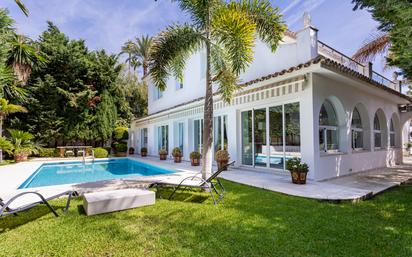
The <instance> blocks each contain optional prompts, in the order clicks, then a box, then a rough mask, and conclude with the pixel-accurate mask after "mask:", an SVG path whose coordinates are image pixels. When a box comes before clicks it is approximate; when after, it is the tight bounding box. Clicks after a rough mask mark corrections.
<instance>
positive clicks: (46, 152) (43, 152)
mask: <svg viewBox="0 0 412 257" xmlns="http://www.w3.org/2000/svg"><path fill="white" fill-rule="evenodd" d="M59 156H60V153H59V149H57V148H41V149H40V151H39V157H59Z"/></svg>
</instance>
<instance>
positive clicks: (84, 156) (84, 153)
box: [83, 149, 94, 163]
mask: <svg viewBox="0 0 412 257" xmlns="http://www.w3.org/2000/svg"><path fill="white" fill-rule="evenodd" d="M92 162H94V150H93V149H92ZM83 163H86V151H83Z"/></svg>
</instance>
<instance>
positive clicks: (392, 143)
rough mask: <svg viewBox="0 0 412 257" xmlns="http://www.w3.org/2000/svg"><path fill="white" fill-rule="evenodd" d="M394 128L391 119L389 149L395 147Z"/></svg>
mask: <svg viewBox="0 0 412 257" xmlns="http://www.w3.org/2000/svg"><path fill="white" fill-rule="evenodd" d="M395 135H396V134H395V128H394V126H393V119H391V124H390V130H389V143H390V146H391V147H395Z"/></svg>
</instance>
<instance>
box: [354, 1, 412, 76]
mask: <svg viewBox="0 0 412 257" xmlns="http://www.w3.org/2000/svg"><path fill="white" fill-rule="evenodd" d="M352 2H353V3H354V4H355V6H354V9H355V10H356V9H367V10H368V11H369V12H370V13H371V14H372V17H373V18H374V19H375V20H377V21H378V22H379V23H380V26H379V27H378V29H379V30H381V31H382V32H385V33H387V34H388V36H389V38H390V47H389V53H390V54H389V55H388V57H387V61H388V64H389V65H391V66H396V67H399V68H401V69H402V71H403V74H404V75H405V76H406V77H408V78H409V79H410V78H412V41H411V38H412V2H411V1H410V0H352Z"/></svg>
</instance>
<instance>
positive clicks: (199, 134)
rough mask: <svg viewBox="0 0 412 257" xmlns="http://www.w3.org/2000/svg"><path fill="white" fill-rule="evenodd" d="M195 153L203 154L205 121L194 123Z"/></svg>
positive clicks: (200, 120)
mask: <svg viewBox="0 0 412 257" xmlns="http://www.w3.org/2000/svg"><path fill="white" fill-rule="evenodd" d="M193 127H194V131H193V132H194V133H193V135H194V147H193V149H194V151H197V152H199V153H202V150H203V119H199V120H195V121H194V126H193Z"/></svg>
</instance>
